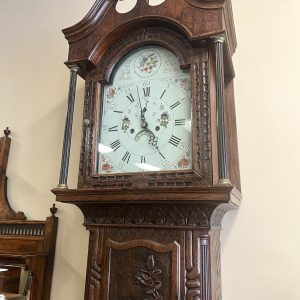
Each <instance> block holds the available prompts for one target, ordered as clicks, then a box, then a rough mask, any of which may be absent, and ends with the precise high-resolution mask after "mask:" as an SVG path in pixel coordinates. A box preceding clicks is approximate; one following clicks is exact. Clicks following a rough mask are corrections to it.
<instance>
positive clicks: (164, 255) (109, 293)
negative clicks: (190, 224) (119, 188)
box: [86, 228, 185, 300]
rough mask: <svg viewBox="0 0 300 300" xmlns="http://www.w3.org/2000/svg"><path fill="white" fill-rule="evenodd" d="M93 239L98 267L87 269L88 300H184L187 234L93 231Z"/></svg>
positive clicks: (166, 231) (144, 230)
mask: <svg viewBox="0 0 300 300" xmlns="http://www.w3.org/2000/svg"><path fill="white" fill-rule="evenodd" d="M91 236H93V238H91V243H92V244H90V249H93V248H94V246H95V245H97V246H98V251H97V253H96V252H95V251H94V252H93V253H91V254H90V255H92V257H91V258H90V261H91V260H92V261H94V258H96V257H97V259H96V260H97V261H98V266H96V265H89V267H88V275H89V276H88V278H89V280H88V281H89V284H88V286H87V289H86V299H103V300H141V299H143V300H144V299H145V300H152V299H159V300H163V299H164V300H177V299H184V298H183V295H184V293H185V292H184V280H182V279H183V278H184V272H183V270H185V249H184V245H185V233H184V231H177V232H176V231H175V230H163V229H141V228H136V229H112V228H108V229H100V228H99V229H95V228H94V229H93V230H91ZM97 268H98V274H99V276H95V274H96V269H97ZM101 274H103V277H102V276H101ZM100 278H101V279H100ZM99 279H100V281H101V282H99Z"/></svg>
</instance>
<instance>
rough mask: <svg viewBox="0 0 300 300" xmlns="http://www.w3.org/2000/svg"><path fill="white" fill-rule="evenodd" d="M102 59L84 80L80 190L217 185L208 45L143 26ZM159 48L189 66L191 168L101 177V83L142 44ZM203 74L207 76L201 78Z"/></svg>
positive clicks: (124, 38)
mask: <svg viewBox="0 0 300 300" xmlns="http://www.w3.org/2000/svg"><path fill="white" fill-rule="evenodd" d="M110 40H111V41H112V44H111V47H109V49H108V50H107V51H106V52H104V53H102V54H101V55H100V59H99V62H98V64H97V66H96V67H95V68H93V69H91V70H90V72H89V73H88V74H87V76H86V94H85V109H84V122H83V124H85V125H84V128H83V140H82V149H81V162H80V171H79V181H78V188H79V189H120V188H129V189H131V188H132V189H134V188H160V187H170V186H172V187H177V186H180V187H183V186H187V187H189V186H211V185H213V180H212V178H213V175H212V170H213V168H212V156H211V148H212V147H211V136H210V122H211V120H210V115H211V112H210V110H211V107H210V95H209V74H210V70H209V68H210V64H209V54H208V53H209V46H208V43H206V41H205V40H203V41H202V42H201V43H198V44H197V45H194V44H193V43H192V42H191V41H189V39H188V38H187V37H186V36H184V35H183V34H182V33H181V32H177V31H174V30H173V29H169V28H166V27H164V28H161V27H144V28H140V29H137V30H133V31H131V32H130V33H129V34H127V35H125V36H124V37H123V38H121V39H116V40H114V39H112V37H110ZM151 44H152V45H160V46H162V47H165V48H167V49H169V50H170V51H172V52H173V53H174V54H175V55H176V56H177V58H178V59H179V62H180V65H181V68H188V67H190V70H191V82H192V106H193V108H192V111H193V120H194V121H193V151H194V155H193V157H194V158H193V159H194V162H193V170H187V171H167V172H147V173H136V174H135V173H128V174H127V173H126V174H117V175H113V174H112V175H98V174H95V171H96V165H97V163H96V161H97V151H96V149H97V142H98V136H99V132H98V129H97V128H99V124H100V123H99V122H101V120H100V119H99V116H100V111H99V109H100V106H101V105H100V104H101V85H103V84H106V83H108V82H109V80H110V76H111V74H112V72H113V69H114V67H115V66H116V64H117V63H118V61H119V60H120V59H121V58H122V57H124V56H125V55H126V54H127V53H128V52H129V51H132V50H134V49H136V48H138V47H140V46H144V45H151ZM203 74H204V76H203Z"/></svg>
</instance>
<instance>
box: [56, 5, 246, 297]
mask: <svg viewBox="0 0 300 300" xmlns="http://www.w3.org/2000/svg"><path fill="white" fill-rule="evenodd" d="M116 4H117V1H115V0H106V1H104V0H98V1H96V2H95V4H94V6H93V7H92V9H91V10H90V12H89V13H88V14H87V16H86V17H85V18H84V19H83V20H82V21H81V22H79V23H78V24H76V25H74V26H73V27H70V28H67V29H65V30H63V32H64V34H65V37H66V38H67V40H68V42H69V45H70V49H69V57H68V61H67V62H66V65H67V66H68V67H69V68H70V71H71V76H70V88H69V102H68V112H67V118H66V127H65V137H64V145H63V153H62V162H61V173H60V180H59V185H58V186H57V188H55V189H54V190H53V192H54V193H55V195H56V197H57V200H58V201H61V202H65V203H72V204H75V205H77V206H78V207H79V208H80V209H81V210H82V212H83V214H84V217H85V221H84V225H85V226H86V228H87V229H88V230H89V232H90V240H89V254H88V267H87V274H86V289H85V299H86V300H88V299H89V300H92V299H102V300H122V299H126V300H128V299H131V300H140V299H147V300H150V299H161V300H162V299H164V300H175V299H176V300H179V299H181V300H183V299H187V300H200V299H201V300H209V299H212V300H217V299H221V278H220V241H219V235H220V224H221V220H222V217H223V215H224V214H225V213H226V212H227V211H228V210H229V209H233V208H237V207H238V206H239V204H240V199H241V195H240V182H239V167H238V152H237V138H236V125H235V109H234V94H233V77H234V70H233V66H232V61H231V57H232V54H233V52H234V50H235V47H236V41H235V33H234V25H233V19H232V11H231V3H230V1H229V0H177V1H174V0H166V1H164V2H163V3H161V4H159V5H156V6H150V5H149V3H148V1H146V0H138V1H137V3H136V5H135V7H134V8H133V9H132V10H131V11H129V12H127V13H119V12H118V11H117V10H116ZM77 75H79V76H81V77H82V78H83V79H84V80H85V82H86V87H85V101H84V116H83V127H82V128H83V131H82V148H81V157H80V167H79V177H78V187H77V188H76V189H69V188H68V186H67V175H68V164H69V151H70V143H71V132H72V117H73V108H74V99H75V87H76V76H77Z"/></svg>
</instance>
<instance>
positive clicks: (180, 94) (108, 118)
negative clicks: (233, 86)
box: [97, 46, 192, 174]
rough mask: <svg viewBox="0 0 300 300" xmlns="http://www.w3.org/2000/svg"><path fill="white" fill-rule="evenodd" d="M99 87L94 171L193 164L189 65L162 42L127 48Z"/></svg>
mask: <svg viewBox="0 0 300 300" xmlns="http://www.w3.org/2000/svg"><path fill="white" fill-rule="evenodd" d="M112 77H113V78H112V80H111V83H110V84H107V85H105V86H104V87H103V89H102V97H101V99H102V101H101V105H102V107H101V109H100V111H101V117H100V120H101V122H100V130H99V132H100V137H99V144H98V168H97V170H98V174H108V173H127V172H147V171H167V170H185V169H191V168H192V132H191V85H190V73H189V69H187V70H182V69H180V66H179V62H178V59H177V57H176V56H175V55H174V54H173V53H172V52H171V51H169V50H168V49H166V48H163V47H161V46H143V47H140V48H137V49H135V50H134V51H132V52H130V53H128V54H127V55H126V56H125V57H123V58H122V59H121V61H120V62H119V63H118V64H117V66H116V67H115V71H114V74H113V76H112Z"/></svg>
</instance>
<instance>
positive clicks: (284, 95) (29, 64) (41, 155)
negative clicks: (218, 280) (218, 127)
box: [0, 0, 300, 300]
mask: <svg viewBox="0 0 300 300" xmlns="http://www.w3.org/2000/svg"><path fill="white" fill-rule="evenodd" d="M92 3H93V0H85V1H82V0H81V1H80V0H63V1H61V0H52V1H46V0H39V1H38V0H22V1H20V0H1V2H0V40H1V44H0V129H2V128H3V129H4V127H5V126H10V127H11V129H12V135H11V137H12V139H13V143H12V147H11V153H10V162H9V170H8V176H9V187H8V194H9V198H10V202H11V205H12V206H13V208H14V209H16V210H23V211H25V212H26V214H27V216H28V217H29V218H34V219H44V218H45V217H46V216H47V215H49V210H48V209H49V208H50V206H51V204H52V203H53V202H54V196H53V195H52V194H51V193H50V191H49V190H50V189H51V188H53V187H55V186H56V185H57V180H58V175H59V164H60V155H61V146H62V139H63V128H64V119H65V111H66V97H67V89H68V80H69V78H68V77H69V73H68V70H67V69H66V67H65V66H64V65H63V62H64V61H65V60H66V58H67V49H68V47H67V42H66V41H65V40H64V38H63V35H62V33H61V32H60V30H61V29H62V28H65V27H67V26H70V25H73V24H74V23H76V22H77V21H79V20H80V19H81V18H82V17H83V16H84V15H85V13H86V12H87V11H88V9H89V8H90V7H91V5H92ZM69 7H72V9H69ZM233 7H234V14H235V24H236V29H237V37H238V45H239V46H238V49H237V53H236V55H235V57H234V61H235V66H236V74H237V77H236V83H235V84H236V101H237V121H238V134H239V147H240V164H241V176H242V188H243V196H244V199H243V204H242V207H241V208H240V210H239V211H238V212H230V213H228V214H227V215H226V217H225V218H224V222H223V226H224V230H223V234H222V273H223V299H224V300H298V299H300V289H299V287H300V284H299V282H300V274H299V270H300V266H299V260H300V257H299V246H300V245H299V233H298V231H299V230H300V224H299V218H300V216H299V210H300V208H299V202H300V199H299V193H297V187H299V179H298V177H297V175H298V174H299V171H300V158H299V154H300V117H299V115H300V114H299V111H300V99H299V98H300V74H299V72H300V54H299V46H300V42H299V37H298V34H297V33H298V30H297V29H298V28H299V11H300V2H299V1H298V0H286V1H279V0H275V1H274V0H272V1H271V0H269V1H261V0H252V1H238V0H233ZM82 98H83V82H82V81H79V84H78V93H77V106H76V112H75V120H76V122H75V127H74V139H73V151H72V163H71V166H70V179H69V185H70V186H71V187H75V185H76V174H77V168H78V157H79V147H80V123H81V113H82V112H81V107H82ZM57 207H58V208H59V212H58V216H59V217H60V224H59V232H58V241H57V250H56V260H55V269H54V278H53V289H52V297H51V299H53V300H54V299H55V300H66V299H72V300H82V299H83V290H84V279H85V268H86V261H85V260H86V256H87V242H88V235H87V232H86V231H85V229H84V228H83V226H81V223H82V222H83V217H82V214H81V213H80V211H79V210H78V209H77V208H76V207H74V206H71V205H63V204H60V203H57ZM166 300H168V299H166Z"/></svg>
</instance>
